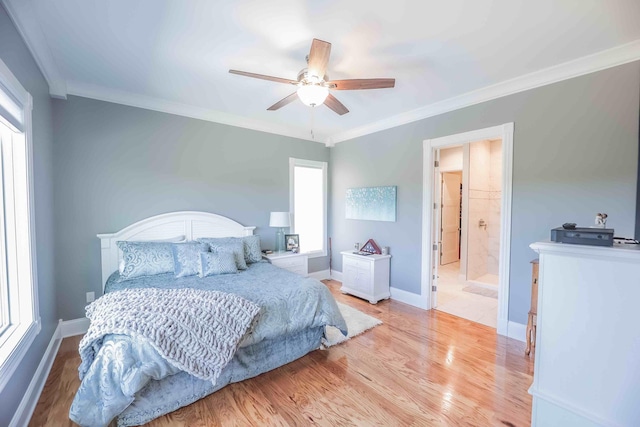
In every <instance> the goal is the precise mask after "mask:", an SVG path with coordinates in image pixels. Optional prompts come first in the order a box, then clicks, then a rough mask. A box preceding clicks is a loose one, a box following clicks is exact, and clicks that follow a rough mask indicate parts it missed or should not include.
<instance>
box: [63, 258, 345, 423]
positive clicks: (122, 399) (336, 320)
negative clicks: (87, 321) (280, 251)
mask: <svg viewBox="0 0 640 427" xmlns="http://www.w3.org/2000/svg"><path fill="white" fill-rule="evenodd" d="M146 287H157V288H183V287H193V288H198V289H208V290H217V291H222V292H230V293H234V294H237V295H239V296H241V297H243V298H246V299H248V300H250V301H253V302H255V303H256V304H258V305H259V306H260V307H261V310H260V313H259V314H258V315H257V316H256V320H255V322H254V325H253V327H252V328H251V329H250V330H249V331H248V332H247V333H246V334H245V336H244V338H243V340H242V341H241V342H240V345H239V347H238V351H237V352H236V355H235V356H234V358H233V359H232V361H231V362H230V363H229V364H228V365H227V367H225V369H224V370H223V371H222V374H221V376H220V378H218V380H217V382H216V384H211V383H210V382H207V381H203V380H199V379H197V378H195V377H193V376H191V375H189V374H187V373H185V372H181V371H180V370H178V369H177V368H175V367H174V366H172V365H171V364H170V363H168V362H167V361H166V360H165V359H163V358H162V357H161V356H160V355H159V354H158V353H157V352H156V351H155V350H154V349H153V347H152V346H151V345H150V344H148V343H146V342H141V341H136V340H133V339H132V338H130V337H128V336H124V335H108V336H107V337H105V339H104V342H103V345H102V348H101V349H100V351H99V352H98V354H97V355H96V358H95V360H94V362H93V364H92V365H91V367H90V368H89V371H88V372H87V374H86V375H85V377H84V379H83V381H82V383H81V385H80V388H79V389H78V392H77V394H76V396H75V399H74V401H73V404H72V405H71V409H70V411H69V416H70V418H71V419H72V420H73V421H75V422H76V423H78V424H80V425H82V426H106V425H108V424H109V422H110V421H111V420H112V419H113V418H114V417H116V416H119V417H118V425H120V426H128V425H138V424H143V423H145V422H148V421H150V420H151V419H153V418H156V417H158V416H161V415H164V414H166V413H168V412H171V411H173V410H175V409H178V408H180V407H182V406H185V405H188V404H190V403H192V402H194V401H196V400H198V399H200V398H202V397H204V396H206V395H208V394H210V393H212V392H214V391H216V390H218V389H220V388H222V387H224V386H225V385H226V384H229V383H232V382H237V381H241V380H244V379H246V378H250V377H253V376H256V375H259V374H260V373H263V372H266V371H269V370H271V369H274V368H276V367H278V366H282V365H284V364H286V363H289V362H291V361H293V360H295V359H297V358H299V357H302V356H303V355H305V354H306V353H308V352H309V351H311V350H313V349H316V348H318V347H319V345H320V339H321V338H322V336H323V333H324V326H326V325H331V326H335V327H337V328H338V329H340V330H341V331H342V332H343V333H344V334H345V335H346V332H347V326H346V324H345V321H344V319H343V318H342V315H341V314H340V311H339V309H338V306H337V304H336V302H335V300H334V299H333V296H332V295H331V293H330V292H329V290H328V289H327V288H326V286H324V285H323V284H322V283H320V282H318V281H317V280H315V279H308V278H304V277H301V276H298V275H296V274H293V273H291V272H289V271H286V270H283V269H281V268H278V267H275V266H273V265H271V264H269V263H266V262H260V263H255V264H250V265H249V268H248V269H247V270H245V271H242V272H240V273H238V274H227V275H219V276H210V277H205V278H200V277H198V276H189V277H182V278H175V277H174V276H173V274H171V273H168V274H163V275H157V276H150V277H140V278H136V279H133V280H127V281H121V280H120V276H119V275H118V273H117V272H116V273H114V274H113V275H112V276H111V277H110V278H109V280H108V281H107V285H106V288H105V291H106V292H115V291H118V290H121V289H125V288H127V289H131V288H146ZM149 303H150V304H152V303H153V302H152V301H150V302H149Z"/></svg>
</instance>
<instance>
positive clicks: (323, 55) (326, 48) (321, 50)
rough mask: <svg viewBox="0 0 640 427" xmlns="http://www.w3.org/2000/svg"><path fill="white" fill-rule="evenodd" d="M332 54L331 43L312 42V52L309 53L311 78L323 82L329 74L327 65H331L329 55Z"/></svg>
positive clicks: (315, 40)
mask: <svg viewBox="0 0 640 427" xmlns="http://www.w3.org/2000/svg"><path fill="white" fill-rule="evenodd" d="M330 54H331V43H329V42H325V41H322V40H318V39H313V42H311V51H310V52H309V65H308V67H307V68H308V70H309V71H308V74H309V76H317V77H318V79H319V80H322V78H323V77H324V75H325V73H326V72H327V64H328V63H329V55H330Z"/></svg>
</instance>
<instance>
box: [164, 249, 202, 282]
mask: <svg viewBox="0 0 640 427" xmlns="http://www.w3.org/2000/svg"><path fill="white" fill-rule="evenodd" d="M171 251H172V254H173V270H174V272H175V274H176V277H185V276H195V275H196V274H198V273H199V272H200V253H201V252H208V251H209V245H208V244H206V243H200V242H187V243H174V244H173V245H172V247H171Z"/></svg>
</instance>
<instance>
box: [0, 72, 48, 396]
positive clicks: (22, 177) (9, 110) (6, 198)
mask: <svg viewBox="0 0 640 427" xmlns="http://www.w3.org/2000/svg"><path fill="white" fill-rule="evenodd" d="M31 108H32V99H31V95H29V93H28V92H27V91H26V90H25V89H24V88H23V87H22V85H21V84H20V82H19V81H18V80H17V79H16V78H15V77H14V76H13V74H12V73H11V71H10V70H9V69H8V68H7V66H6V65H5V64H4V62H2V60H0V391H1V390H2V389H3V388H4V386H5V385H6V384H7V382H8V381H9V379H10V378H11V375H12V374H13V372H14V371H15V370H16V368H17V367H18V365H19V363H20V361H21V360H22V358H23V356H24V355H25V353H26V352H27V350H28V349H29V346H30V345H31V343H32V342H33V340H34V338H35V337H36V335H37V334H38V332H40V318H39V314H38V295H37V283H36V277H37V276H36V274H35V273H36V272H35V243H34V242H35V239H34V236H33V230H34V218H33V210H32V206H33V179H32V170H31V167H32V162H31V158H32V157H31Z"/></svg>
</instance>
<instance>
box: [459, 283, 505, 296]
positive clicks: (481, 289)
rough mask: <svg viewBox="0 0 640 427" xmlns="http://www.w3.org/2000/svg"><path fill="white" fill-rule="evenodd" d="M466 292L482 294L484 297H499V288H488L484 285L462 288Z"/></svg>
mask: <svg viewBox="0 0 640 427" xmlns="http://www.w3.org/2000/svg"><path fill="white" fill-rule="evenodd" d="M462 290H463V291H464V292H470V293H472V294H476V295H482V296H483V297H489V298H494V299H498V290H497V289H488V288H485V287H483V286H478V285H469V286H466V287H464V288H462Z"/></svg>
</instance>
